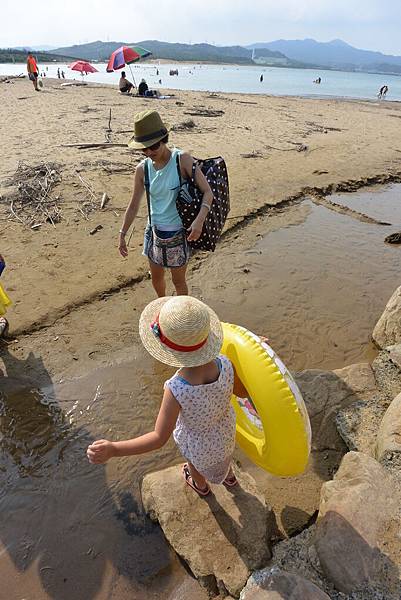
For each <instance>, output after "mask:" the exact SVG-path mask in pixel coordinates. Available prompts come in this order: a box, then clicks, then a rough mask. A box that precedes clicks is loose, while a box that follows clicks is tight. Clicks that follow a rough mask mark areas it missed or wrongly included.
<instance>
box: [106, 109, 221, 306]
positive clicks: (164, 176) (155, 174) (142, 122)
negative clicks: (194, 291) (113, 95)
mask: <svg viewBox="0 0 401 600" xmlns="http://www.w3.org/2000/svg"><path fill="white" fill-rule="evenodd" d="M168 141H169V130H168V129H167V127H166V125H165V124H164V123H163V121H162V119H161V117H160V115H159V113H158V112H156V111H153V110H146V111H143V112H140V113H137V114H136V115H135V117H134V136H133V137H132V138H131V140H130V141H129V143H128V146H129V147H130V148H132V149H134V150H140V151H141V152H142V153H143V154H144V155H145V159H144V160H143V161H142V162H140V163H139V165H138V166H137V167H136V171H135V179H134V190H133V193H132V198H131V200H130V203H129V204H128V207H127V210H126V211H125V215H124V220H123V223H122V226H121V229H120V231H119V234H120V237H119V244H118V249H119V252H120V254H121V256H123V257H126V256H128V248H127V243H126V239H125V237H126V235H127V232H128V230H129V228H130V227H131V225H132V223H133V222H134V220H135V217H136V215H137V214H138V210H139V205H140V201H141V198H142V196H143V194H144V192H145V181H146V179H145V176H146V174H147V181H148V188H147V189H148V194H149V201H148V223H147V226H146V230H145V237H144V245H143V255H144V256H147V257H148V260H149V267H150V273H151V278H152V285H153V288H154V290H155V292H156V294H157V295H158V296H159V297H161V296H165V295H166V282H165V272H166V270H167V269H169V270H170V273H171V277H172V281H173V284H174V287H175V290H176V293H177V295H178V296H182V295H185V294H188V286H187V282H186V271H187V265H188V261H189V258H190V248H189V244H188V242H190V241H195V240H197V239H199V237H200V236H201V233H202V228H203V224H204V221H205V219H206V216H207V214H208V212H209V210H210V207H211V204H212V201H213V193H212V190H211V189H210V186H209V184H208V182H207V180H206V177H205V176H204V174H203V173H202V171H201V169H200V167H199V166H197V167H196V169H195V181H196V185H197V186H198V188H199V190H200V191H201V192H202V194H203V197H202V206H201V208H200V211H199V213H198V214H197V216H196V217H194V220H193V222H192V225H191V226H190V227H189V229H188V230H185V229H184V227H183V224H182V221H181V217H180V215H179V214H178V211H177V208H176V204H175V201H176V199H177V195H178V192H179V189H180V184H181V182H180V176H179V174H178V168H177V157H178V161H179V169H180V175H181V179H182V180H184V181H187V180H190V179H192V169H193V165H194V162H195V161H194V158H193V157H192V156H191V155H190V154H188V153H187V152H182V151H181V150H179V149H178V148H174V149H172V150H170V148H169V147H168V145H167V144H168Z"/></svg>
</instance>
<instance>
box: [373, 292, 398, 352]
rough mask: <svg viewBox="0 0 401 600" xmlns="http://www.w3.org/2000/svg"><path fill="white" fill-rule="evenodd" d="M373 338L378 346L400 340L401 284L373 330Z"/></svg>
mask: <svg viewBox="0 0 401 600" xmlns="http://www.w3.org/2000/svg"><path fill="white" fill-rule="evenodd" d="M372 337H373V340H374V341H375V342H376V344H377V345H378V346H379V347H380V348H385V347H386V346H391V345H393V344H398V343H400V342H401V286H400V287H398V288H397V289H396V290H395V292H394V293H393V295H392V296H391V298H390V300H389V301H388V302H387V305H386V308H385V309H384V312H383V314H382V316H381V317H380V319H379V320H378V322H377V323H376V326H375V328H374V330H373V335H372Z"/></svg>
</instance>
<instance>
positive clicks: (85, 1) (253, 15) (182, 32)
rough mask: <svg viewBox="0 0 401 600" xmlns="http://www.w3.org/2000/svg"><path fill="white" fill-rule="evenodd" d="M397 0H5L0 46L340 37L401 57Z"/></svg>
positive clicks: (399, 4) (400, 15) (400, 6)
mask: <svg viewBox="0 0 401 600" xmlns="http://www.w3.org/2000/svg"><path fill="white" fill-rule="evenodd" d="M400 30H401V1H400V0H335V1H334V0H202V1H201V2H200V1H199V0H180V1H178V0H140V1H138V0H119V1H116V0H52V1H51V2H50V1H49V0H18V1H16V0H0V47H2V48H5V47H13V46H29V45H30V46H39V45H52V46H56V47H61V46H70V45H73V44H83V43H87V42H92V41H95V40H99V39H100V40H102V41H118V42H120V41H121V42H127V43H133V42H139V41H141V40H146V39H153V40H160V41H166V42H184V43H192V44H193V43H199V42H208V43H211V44H216V45H220V46H221V45H235V44H239V45H246V44H250V43H253V42H267V41H272V40H275V39H280V38H284V39H304V38H313V39H316V40H318V41H321V42H327V41H330V40H332V39H335V38H340V39H342V40H344V41H345V42H347V43H349V44H351V45H352V46H356V47H358V48H362V49H366V50H378V51H380V52H383V53H386V54H397V55H401V35H400Z"/></svg>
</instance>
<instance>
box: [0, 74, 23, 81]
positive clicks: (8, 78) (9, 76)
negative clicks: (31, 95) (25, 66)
mask: <svg viewBox="0 0 401 600" xmlns="http://www.w3.org/2000/svg"><path fill="white" fill-rule="evenodd" d="M11 79H25V75H24V74H23V73H20V74H19V75H2V76H1V77H0V83H8V82H9V81H11Z"/></svg>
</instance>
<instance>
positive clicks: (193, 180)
mask: <svg viewBox="0 0 401 600" xmlns="http://www.w3.org/2000/svg"><path fill="white" fill-rule="evenodd" d="M175 162H176V163H177V173H178V179H179V180H180V187H181V186H182V177H181V166H180V155H179V154H177V156H176V157H175ZM197 164H198V163H197V161H196V160H194V162H193V163H192V175H191V179H192V183H194V184H195V171H196V167H197Z"/></svg>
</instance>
